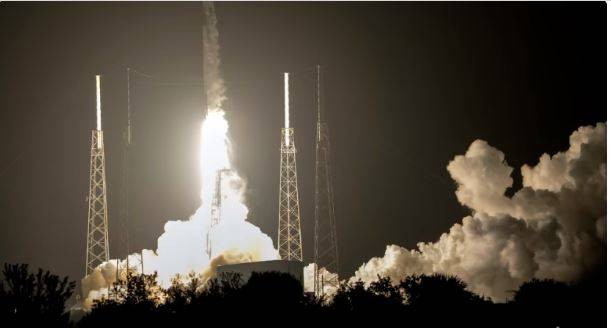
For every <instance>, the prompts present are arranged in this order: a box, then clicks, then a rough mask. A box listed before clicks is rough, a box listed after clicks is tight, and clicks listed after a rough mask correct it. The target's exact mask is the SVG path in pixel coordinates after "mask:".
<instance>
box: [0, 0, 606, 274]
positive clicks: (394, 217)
mask: <svg viewBox="0 0 611 328" xmlns="http://www.w3.org/2000/svg"><path fill="white" fill-rule="evenodd" d="M217 16H218V20H219V26H218V27H219V31H220V38H221V47H222V49H221V52H222V61H223V63H222V69H223V71H224V75H225V78H226V81H227V85H228V96H229V99H230V100H229V101H228V103H227V106H226V109H227V111H228V118H229V123H230V133H231V138H232V140H233V150H234V163H235V166H236V167H237V169H238V170H239V172H240V174H241V175H242V176H243V177H244V178H245V179H246V180H247V181H248V204H249V207H250V210H251V213H250V220H251V221H252V222H254V223H255V224H256V225H258V226H260V227H261V228H262V230H263V231H264V232H266V233H267V234H269V235H270V236H271V237H272V239H274V241H275V239H276V223H277V197H278V190H277V189H278V170H279V144H280V128H281V124H282V120H283V117H282V105H283V96H282V88H283V87H282V72H284V71H290V72H301V73H298V74H296V75H295V80H294V84H293V87H292V97H293V98H292V102H293V107H292V122H293V125H294V126H295V128H296V142H297V147H298V150H299V153H298V170H299V179H300V181H299V188H300V196H301V210H302V226H303V233H304V256H305V258H306V259H307V260H311V259H312V255H313V243H312V241H313V221H312V217H313V185H314V184H313V180H314V177H313V173H314V143H313V141H314V130H315V121H314V119H315V112H314V98H313V95H314V89H313V86H314V85H313V82H314V80H313V74H311V73H310V70H311V69H312V68H313V67H314V65H315V64H317V63H320V64H321V65H323V68H324V70H325V75H326V81H325V89H326V97H325V105H326V108H327V114H328V115H327V117H328V123H329V127H330V129H331V131H330V136H331V147H332V151H333V154H332V156H333V158H332V160H333V162H332V164H331V165H332V173H333V178H334V183H335V194H336V212H337V221H338V222H337V225H338V235H339V246H340V251H339V252H340V261H341V273H342V275H344V276H346V275H349V274H351V273H353V272H354V270H356V269H357V267H358V266H359V265H360V264H361V263H363V262H364V261H366V260H368V259H369V258H371V257H372V256H380V255H382V254H383V252H384V248H385V246H386V245H388V244H391V243H395V244H399V245H402V246H406V247H410V248H411V247H414V246H415V245H416V243H417V242H420V241H434V240H436V239H437V238H438V237H439V236H440V234H441V233H443V232H445V231H447V230H448V229H449V228H450V227H451V225H452V224H454V223H456V222H459V221H460V219H461V218H462V217H463V216H464V215H466V214H468V212H467V211H466V209H464V208H462V207H461V206H460V205H459V204H458V203H457V201H456V198H455V196H454V190H455V187H454V183H453V181H452V180H451V178H450V177H449V174H448V173H447V171H446V169H445V167H446V165H447V163H448V162H449V161H450V160H451V159H452V158H453V157H454V156H455V155H458V154H463V153H464V152H465V151H466V149H467V147H468V146H469V144H470V143H471V142H472V141H473V140H475V139H477V138H481V139H484V140H486V141H488V142H489V143H490V144H491V145H493V146H495V147H497V148H499V149H500V150H502V151H503V152H504V153H505V154H506V156H507V161H508V163H509V164H510V165H511V166H513V167H514V168H515V169H516V171H514V177H518V176H519V167H520V166H521V165H522V164H524V163H528V164H531V165H532V164H535V163H536V162H537V160H538V158H539V156H540V155H541V154H542V153H543V152H548V153H555V152H557V151H559V150H564V149H566V148H567V147H568V136H569V134H570V133H571V132H572V131H573V130H575V129H576V128H577V127H579V126H581V125H586V124H594V123H596V122H600V121H606V113H605V103H606V98H605V97H606V94H605V90H606V76H605V72H606V53H605V51H606V50H605V49H606V32H605V24H606V13H605V4H604V3H581V4H572V3H566V2H564V3H544V4H539V3H523V2H520V3H510V4H504V3H490V4H486V3H477V4H460V3H452V4H444V3H428V4H419V3H375V4H367V3H219V4H217ZM201 24H202V17H201V4H200V3H103V4H102V3H27V4H20V3H6V2H4V3H1V4H0V64H1V67H2V70H1V73H0V140H2V142H1V145H2V151H0V222H1V223H2V224H1V226H0V262H5V261H8V262H26V263H30V264H31V265H32V266H34V267H43V268H47V269H51V270H52V271H54V272H56V273H59V274H63V275H70V276H71V277H72V278H73V279H77V278H80V277H81V276H82V274H83V271H84V260H85V242H86V218H87V203H86V200H85V197H86V194H87V188H88V168H89V167H88V165H89V147H90V145H89V143H90V130H91V129H92V128H93V127H94V125H95V83H94V75H95V74H96V73H100V74H102V75H103V77H102V104H103V125H104V133H105V140H106V156H107V177H108V183H109V188H110V190H109V211H110V213H109V220H110V243H111V246H110V249H111V256H113V257H117V256H124V255H125V253H124V251H123V249H124V246H123V245H122V244H121V238H120V229H121V223H120V221H119V216H118V214H119V204H120V197H119V196H120V192H119V190H120V187H121V157H120V155H121V129H122V125H123V124H124V123H123V122H124V121H123V120H124V117H125V104H126V81H125V68H126V67H127V66H129V67H132V68H134V69H137V70H139V71H141V72H144V73H147V74H151V75H153V76H156V77H157V78H158V79H159V80H158V81H156V82H153V81H150V80H148V79H145V78H143V77H138V78H134V79H135V83H134V85H133V90H132V91H133V95H132V96H133V98H132V100H133V104H132V106H133V108H134V117H133V123H134V125H133V129H134V130H133V134H134V140H133V141H134V147H133V150H132V153H131V156H132V162H131V173H130V174H131V185H130V195H131V196H130V197H131V209H130V210H131V213H132V214H133V216H132V218H131V219H132V222H131V223H130V231H131V239H132V249H141V248H143V247H144V248H149V249H155V248H156V239H157V237H158V236H159V235H160V234H161V232H162V231H163V224H164V223H165V222H166V221H167V220H168V219H176V218H185V219H186V218H188V217H189V216H190V215H191V214H192V213H193V212H194V210H195V209H196V208H197V207H198V205H199V187H200V185H199V169H198V165H199V158H198V156H199V148H198V147H199V128H200V123H201V119H202V117H203V111H202V93H201V91H200V90H201V86H200V85H199V83H200V82H201V71H202V69H201ZM518 183H519V181H518Z"/></svg>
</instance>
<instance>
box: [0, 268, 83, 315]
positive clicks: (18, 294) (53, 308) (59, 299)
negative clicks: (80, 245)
mask: <svg viewBox="0 0 611 328" xmlns="http://www.w3.org/2000/svg"><path fill="white" fill-rule="evenodd" d="M75 286H76V283H75V282H74V281H70V282H69V281H68V277H64V278H63V279H61V278H60V277H59V276H56V275H54V274H51V272H49V271H43V270H42V269H38V272H37V273H36V274H34V273H30V272H29V271H28V265H27V264H6V263H5V264H4V268H3V270H2V280H0V317H1V320H2V321H1V322H3V323H8V325H9V326H24V327H25V326H28V325H37V324H38V325H39V324H41V323H44V325H45V326H51V327H60V326H65V325H67V324H68V313H66V312H65V303H66V301H67V300H68V298H70V296H71V295H72V293H73V292H74V287H75Z"/></svg>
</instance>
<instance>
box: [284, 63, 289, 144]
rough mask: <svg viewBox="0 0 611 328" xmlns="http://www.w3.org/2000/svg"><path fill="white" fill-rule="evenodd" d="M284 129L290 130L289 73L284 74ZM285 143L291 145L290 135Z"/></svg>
mask: <svg viewBox="0 0 611 328" xmlns="http://www.w3.org/2000/svg"><path fill="white" fill-rule="evenodd" d="M284 127H285V128H286V129H288V128H289V73H284ZM284 143H285V144H286V145H287V146H288V145H289V135H288V133H287V134H285V137H284Z"/></svg>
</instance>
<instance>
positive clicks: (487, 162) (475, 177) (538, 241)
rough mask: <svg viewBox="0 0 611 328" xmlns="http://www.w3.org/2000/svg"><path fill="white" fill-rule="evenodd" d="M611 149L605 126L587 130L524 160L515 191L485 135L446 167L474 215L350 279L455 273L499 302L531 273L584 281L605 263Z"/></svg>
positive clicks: (391, 252)
mask: <svg viewBox="0 0 611 328" xmlns="http://www.w3.org/2000/svg"><path fill="white" fill-rule="evenodd" d="M606 152H607V144H606V124H604V123H598V124H597V125H596V126H595V127H592V126H587V127H581V128H579V129H578V130H577V131H575V132H574V133H573V134H572V135H571V137H570V146H569V149H568V150H567V151H566V152H559V153H557V154H555V155H554V156H551V157H550V156H549V155H548V154H543V155H542V156H541V158H540V159H539V163H538V164H537V165H536V166H534V167H530V166H528V165H523V166H522V169H521V173H522V177H523V188H522V189H520V190H519V191H517V192H516V193H515V194H514V195H513V196H511V197H508V196H506V195H505V192H506V191H507V188H509V187H511V186H512V184H513V180H512V178H511V175H510V174H511V172H512V170H513V169H512V168H511V167H509V166H508V165H507V163H506V162H505V155H504V154H503V153H502V152H501V151H499V150H497V149H495V148H494V147H492V146H490V145H488V143H486V142H485V141H482V140H476V141H474V142H473V143H472V144H471V146H470V147H469V149H468V150H467V153H466V154H465V155H460V156H456V157H455V158H454V160H452V161H451V162H450V163H449V164H448V167H447V169H448V171H449V172H450V175H451V176H452V179H454V180H455V181H456V183H457V185H458V189H457V191H456V197H457V198H458V201H459V202H460V203H461V204H463V205H464V206H467V207H469V208H470V209H471V210H472V214H471V215H470V216H467V217H465V218H463V220H462V223H461V224H455V225H454V226H452V228H451V229H450V231H448V232H446V233H444V234H442V235H441V237H440V238H439V240H438V241H436V242H432V243H419V244H418V246H417V249H412V250H408V249H405V248H402V247H400V246H396V245H389V246H387V247H386V252H385V254H384V256H383V257H376V258H372V259H371V260H369V261H368V262H367V263H364V264H363V265H362V266H361V267H360V268H359V269H358V270H357V271H356V273H355V276H354V277H353V278H351V279H353V280H354V279H362V280H363V281H365V282H371V281H373V280H376V279H377V276H378V275H380V276H389V277H391V278H392V279H393V281H394V282H398V281H400V280H401V279H402V278H403V277H405V275H408V274H414V273H424V274H431V273H435V272H438V273H446V274H451V275H456V276H458V277H460V278H461V279H463V280H464V281H465V282H466V283H467V284H468V285H469V287H470V288H471V289H472V290H473V291H474V292H477V293H479V294H482V295H486V296H490V297H491V298H492V299H493V300H495V301H504V300H505V299H508V298H511V292H510V291H512V290H516V289H517V288H518V286H519V285H520V284H521V283H522V282H524V281H527V280H530V279H532V278H551V279H556V280H560V281H565V282H570V281H575V280H578V279H579V278H580V277H582V276H583V275H585V274H587V273H589V272H591V271H594V270H596V269H598V268H600V266H601V263H603V261H604V250H605V247H606V235H605V231H606V221H607V217H606V199H607V191H606V181H607V164H606Z"/></svg>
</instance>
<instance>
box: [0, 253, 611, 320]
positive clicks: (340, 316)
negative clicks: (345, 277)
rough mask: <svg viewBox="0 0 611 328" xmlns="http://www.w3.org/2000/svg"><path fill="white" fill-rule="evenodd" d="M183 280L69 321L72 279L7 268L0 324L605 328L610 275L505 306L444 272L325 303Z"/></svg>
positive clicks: (351, 287) (257, 282)
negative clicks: (392, 324)
mask: <svg viewBox="0 0 611 328" xmlns="http://www.w3.org/2000/svg"><path fill="white" fill-rule="evenodd" d="M186 278H187V279H178V277H177V279H175V280H174V281H173V282H172V284H171V286H170V287H168V288H162V287H161V286H159V285H158V284H157V277H156V274H153V275H141V274H129V275H128V277H127V279H124V280H122V281H121V282H120V283H118V284H116V285H114V286H113V288H112V289H111V290H110V291H109V295H108V296H107V297H104V298H102V299H100V300H96V301H95V302H94V305H93V307H92V309H91V311H90V312H88V313H86V314H85V315H84V316H83V317H82V319H80V320H79V321H78V322H70V321H69V316H68V313H67V312H66V311H67V310H66V301H67V300H68V299H69V298H70V296H71V294H72V293H73V292H74V288H75V283H74V282H69V281H68V279H67V278H63V279H60V278H59V277H58V276H56V275H53V274H51V273H50V272H48V271H46V272H43V270H38V273H36V274H34V273H29V272H28V266H27V265H24V264H21V265H16V264H5V265H4V269H3V271H2V280H1V281H0V311H1V312H0V313H1V316H2V318H1V319H2V320H0V326H4V324H5V323H6V324H8V325H7V327H13V326H15V327H29V326H45V327H67V326H76V327H108V326H109V325H113V326H117V325H119V326H120V327H128V326H130V327H145V326H171V327H180V325H186V324H192V323H200V324H199V325H200V326H205V325H212V324H213V323H216V322H224V324H225V325H227V324H231V325H233V324H236V323H242V322H246V323H271V324H273V325H280V324H281V322H286V323H287V324H291V325H301V324H304V323H306V322H320V320H342V321H343V322H344V323H361V324H362V323H364V322H372V321H377V322H378V323H379V324H380V325H381V324H385V323H390V322H399V323H400V324H401V325H403V326H411V327H435V326H440V325H453V326H455V325H461V326H462V325H468V326H486V327H499V326H501V327H516V326H519V327H520V326H533V327H576V326H578V327H585V326H588V327H592V326H599V327H600V326H604V325H605V319H606V312H605V309H606V294H605V290H606V288H605V287H606V280H605V279H606V277H605V272H604V270H601V271H600V272H598V273H596V274H593V275H590V276H588V277H586V279H584V280H582V281H581V282H580V283H578V284H566V283H562V282H557V281H553V280H537V279H534V280H531V281H529V282H526V283H524V284H522V285H521V286H520V287H519V289H518V290H516V291H514V292H513V293H514V297H513V299H512V300H510V301H508V302H506V303H493V302H491V300H490V299H487V298H483V297H481V296H479V295H477V294H474V293H472V292H470V291H469V290H468V289H467V285H466V284H465V283H464V282H462V281H461V280H460V279H458V278H456V277H453V276H447V275H441V274H433V275H411V276H407V277H405V278H404V279H403V280H402V281H401V282H400V283H399V284H393V283H392V282H391V280H390V278H388V277H379V279H378V280H377V281H375V282H372V283H371V284H370V285H369V286H367V285H366V284H365V283H363V282H362V281H356V282H350V283H349V282H344V283H342V284H341V285H340V286H339V289H338V291H337V293H335V295H334V296H333V297H331V298H328V299H322V298H317V297H315V296H314V295H312V294H310V293H304V292H303V288H302V286H301V283H300V282H299V281H297V280H296V279H295V278H293V276H291V275H289V274H286V273H279V272H265V273H256V272H255V273H253V274H252V275H251V277H250V278H249V279H248V280H247V281H246V282H244V281H242V279H241V277H240V276H239V275H236V274H223V275H220V276H218V277H216V278H214V279H211V280H209V281H207V282H206V283H203V282H202V281H200V278H198V276H196V275H194V274H193V275H190V276H188V277H186ZM185 280H186V281H187V283H181V281H185ZM283 318H286V319H288V320H289V321H281V320H284V319H283ZM395 320H400V321H395Z"/></svg>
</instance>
